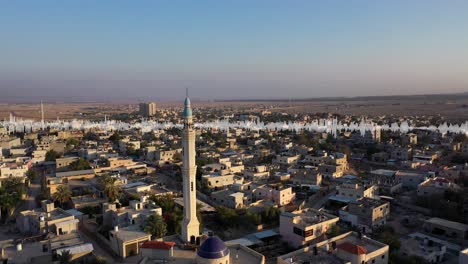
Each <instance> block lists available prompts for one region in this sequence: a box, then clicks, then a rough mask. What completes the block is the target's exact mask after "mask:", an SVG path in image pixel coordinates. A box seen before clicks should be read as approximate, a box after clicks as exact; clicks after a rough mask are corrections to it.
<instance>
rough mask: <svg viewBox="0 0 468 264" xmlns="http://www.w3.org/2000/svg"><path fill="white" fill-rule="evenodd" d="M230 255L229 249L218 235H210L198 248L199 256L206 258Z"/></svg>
mask: <svg viewBox="0 0 468 264" xmlns="http://www.w3.org/2000/svg"><path fill="white" fill-rule="evenodd" d="M227 255H229V249H228V248H227V247H226V244H224V242H223V241H222V240H221V239H219V238H217V237H209V238H208V239H207V240H205V242H203V244H202V245H201V247H200V249H199V250H198V256H199V257H202V258H205V259H219V258H222V257H225V256H227Z"/></svg>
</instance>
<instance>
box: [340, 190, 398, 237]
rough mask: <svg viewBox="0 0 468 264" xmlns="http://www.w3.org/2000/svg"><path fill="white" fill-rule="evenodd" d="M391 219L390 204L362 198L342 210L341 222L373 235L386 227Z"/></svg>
mask: <svg viewBox="0 0 468 264" xmlns="http://www.w3.org/2000/svg"><path fill="white" fill-rule="evenodd" d="M389 217H390V203H388V202H384V201H381V200H376V199H371V198H367V197H364V198H361V199H359V200H357V201H355V202H351V203H349V204H348V205H347V206H345V207H343V208H342V209H341V210H340V220H341V221H343V222H347V223H349V224H351V225H352V226H354V227H357V228H358V229H359V230H361V231H362V232H363V233H371V232H372V231H374V230H375V229H378V228H380V227H382V226H384V225H385V224H386V222H387V220H388V218H389Z"/></svg>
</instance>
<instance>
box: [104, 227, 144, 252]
mask: <svg viewBox="0 0 468 264" xmlns="http://www.w3.org/2000/svg"><path fill="white" fill-rule="evenodd" d="M150 240H151V235H150V234H147V233H145V232H143V231H142V230H141V228H140V226H138V225H130V226H127V227H123V228H119V227H118V226H116V227H114V230H112V231H109V243H108V244H109V245H110V247H111V248H112V249H113V250H114V252H115V253H116V254H117V255H119V256H120V257H122V258H127V257H130V256H134V255H137V254H139V253H140V245H142V244H143V243H144V242H147V241H150Z"/></svg>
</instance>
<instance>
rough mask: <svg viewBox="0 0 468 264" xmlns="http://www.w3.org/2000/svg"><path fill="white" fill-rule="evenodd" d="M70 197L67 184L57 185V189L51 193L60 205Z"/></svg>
mask: <svg viewBox="0 0 468 264" xmlns="http://www.w3.org/2000/svg"><path fill="white" fill-rule="evenodd" d="M71 197H72V191H71V190H70V188H69V187H68V186H65V185H60V186H59V187H57V191H56V192H55V193H54V194H53V196H52V199H53V200H54V202H55V201H58V202H59V203H60V207H62V206H63V203H65V202H68V201H70V199H71Z"/></svg>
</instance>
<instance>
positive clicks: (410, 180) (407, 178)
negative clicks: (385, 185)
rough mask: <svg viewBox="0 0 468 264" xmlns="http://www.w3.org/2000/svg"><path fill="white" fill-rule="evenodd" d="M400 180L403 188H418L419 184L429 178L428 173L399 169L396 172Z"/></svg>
mask: <svg viewBox="0 0 468 264" xmlns="http://www.w3.org/2000/svg"><path fill="white" fill-rule="evenodd" d="M395 177H396V179H397V180H398V182H401V184H402V185H403V188H408V189H417V188H418V186H419V184H420V183H421V182H423V181H425V180H426V179H427V174H426V173H420V172H410V171H397V173H396V174H395Z"/></svg>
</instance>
